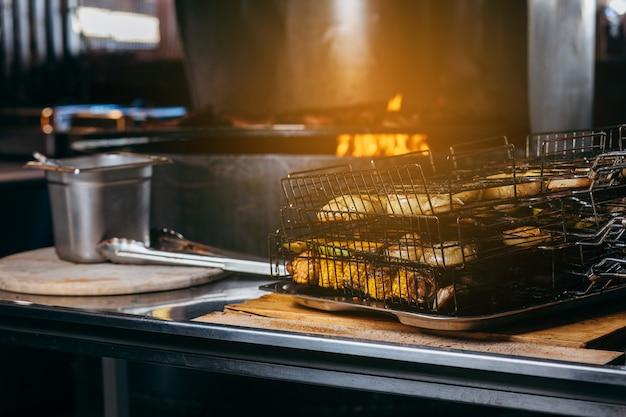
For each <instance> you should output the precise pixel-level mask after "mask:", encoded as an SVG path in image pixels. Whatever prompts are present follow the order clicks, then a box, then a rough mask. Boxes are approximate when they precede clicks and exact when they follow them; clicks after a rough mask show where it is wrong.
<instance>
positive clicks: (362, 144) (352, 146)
mask: <svg viewBox="0 0 626 417" xmlns="http://www.w3.org/2000/svg"><path fill="white" fill-rule="evenodd" d="M401 108H402V94H400V93H398V94H396V95H395V96H394V97H393V98H391V99H390V100H389V101H388V102H387V111H388V112H390V113H391V112H398V111H400V109H401ZM429 149H430V148H429V147H428V144H427V143H426V135H424V134H421V133H357V134H354V135H352V134H348V133H345V134H342V135H339V136H337V151H336V155H337V156H357V157H362V156H394V155H403V154H405V153H409V152H419V151H427V150H429Z"/></svg>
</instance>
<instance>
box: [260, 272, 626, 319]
mask: <svg viewBox="0 0 626 417" xmlns="http://www.w3.org/2000/svg"><path fill="white" fill-rule="evenodd" d="M260 289H262V290H265V291H271V292H276V293H279V294H288V295H291V296H293V297H294V301H296V302H297V303H298V304H301V305H304V306H306V307H311V308H315V309H318V310H324V311H329V312H338V311H370V312H377V313H383V314H386V315H392V316H395V317H396V318H397V319H398V321H400V322H401V323H403V324H406V325H409V326H414V327H420V328H424V329H431V330H448V331H452V330H456V331H459V330H471V331H477V330H485V329H488V328H489V329H491V328H495V327H501V326H504V325H508V324H511V323H515V322H518V321H523V320H529V319H531V318H534V317H537V316H543V315H548V314H556V313H561V312H564V311H567V310H571V309H574V308H582V307H584V306H588V305H591V304H595V303H600V302H604V301H609V300H613V299H616V298H619V297H623V296H626V284H624V285H619V286H614V287H611V288H608V289H604V290H602V291H598V292H594V293H590V294H586V295H572V296H571V297H570V298H565V299H560V300H558V301H554V302H549V303H544V304H539V305H534V306H529V307H525V308H523V309H517V310H510V311H503V312H499V313H496V314H489V315H478V316H450V315H436V314H425V313H417V312H410V311H402V310H396V309H393V308H391V307H390V306H389V305H388V304H386V303H384V302H381V301H374V300H366V299H362V298H357V297H352V296H341V295H318V294H315V295H312V294H310V291H307V287H306V286H302V285H298V284H295V283H294V282H293V281H290V280H282V281H278V282H275V283H271V284H267V285H262V286H261V287H260Z"/></svg>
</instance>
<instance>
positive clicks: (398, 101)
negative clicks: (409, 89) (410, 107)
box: [387, 93, 402, 112]
mask: <svg viewBox="0 0 626 417" xmlns="http://www.w3.org/2000/svg"><path fill="white" fill-rule="evenodd" d="M401 108H402V94H400V93H397V94H396V95H395V96H393V97H392V98H390V99H389V101H388V102H387V111H388V112H394V111H400V109H401Z"/></svg>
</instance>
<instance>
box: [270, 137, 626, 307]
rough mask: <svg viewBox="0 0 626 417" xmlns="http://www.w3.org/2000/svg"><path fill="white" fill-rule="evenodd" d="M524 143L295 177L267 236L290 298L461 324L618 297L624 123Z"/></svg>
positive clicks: (625, 206) (625, 201)
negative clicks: (284, 271) (282, 266)
mask: <svg viewBox="0 0 626 417" xmlns="http://www.w3.org/2000/svg"><path fill="white" fill-rule="evenodd" d="M527 142H528V144H527V149H526V153H525V155H524V156H523V157H517V151H516V149H515V146H513V145H511V144H509V143H507V140H506V138H505V137H502V138H489V139H486V140H484V141H480V142H479V143H474V144H471V145H470V144H467V145H463V146H462V147H456V148H455V147H453V148H451V151H450V154H449V155H447V157H446V158H445V160H444V162H445V167H444V169H441V168H440V166H437V164H435V162H434V161H435V159H434V158H433V155H432V154H431V153H430V152H429V151H422V152H415V153H410V154H406V155H402V156H399V157H391V158H379V159H374V160H372V162H371V167H368V168H367V169H359V170H355V169H352V168H351V167H350V166H349V165H345V166H334V167H326V168H322V169H318V170H312V171H306V172H296V173H292V174H290V175H289V176H288V177H286V178H284V179H283V180H282V185H283V189H284V192H285V196H286V198H287V202H288V205H287V206H286V207H284V208H283V210H282V213H281V214H282V219H283V225H282V230H280V231H279V233H278V234H277V236H276V242H275V243H276V245H275V249H276V250H275V256H277V257H278V258H279V259H280V260H282V261H283V262H285V263H286V264H287V267H288V269H289V270H290V271H291V275H292V282H290V287H289V288H290V291H295V292H296V293H299V294H304V295H306V296H312V297H333V296H334V297H342V298H340V299H341V300H342V302H346V303H354V304H357V305H361V306H362V305H375V306H383V307H384V308H385V309H387V310H389V311H404V312H410V313H418V314H426V315H432V316H442V317H453V318H463V317H480V316H490V315H498V314H502V313H505V312H508V311H519V310H524V309H532V308H536V307H537V306H542V305H553V304H555V303H560V302H562V301H564V300H572V299H577V298H581V297H585V298H588V297H589V296H593V295H596V294H603V293H606V292H608V291H609V290H611V289H616V288H618V289H621V288H622V287H623V286H624V284H626V280H624V279H623V278H625V277H626V276H625V275H624V272H625V271H624V263H625V262H626V261H624V258H625V257H624V244H625V243H626V240H625V238H626V237H625V236H624V226H625V225H626V198H625V197H624V186H625V185H626V177H625V176H626V160H625V158H626V151H625V150H624V149H623V148H622V142H623V138H622V126H617V127H608V128H601V129H596V130H593V131H580V132H556V133H545V134H544V133H542V134H535V135H529V136H528V139H527ZM465 146H467V147H468V149H471V150H465V149H464V148H465ZM336 299H337V298H336Z"/></svg>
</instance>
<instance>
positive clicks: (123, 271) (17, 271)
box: [0, 247, 227, 296]
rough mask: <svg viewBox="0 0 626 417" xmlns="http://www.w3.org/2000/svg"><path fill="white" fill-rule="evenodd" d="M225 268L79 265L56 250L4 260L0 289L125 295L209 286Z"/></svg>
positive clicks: (13, 256) (0, 262)
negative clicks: (62, 256)
mask: <svg viewBox="0 0 626 417" xmlns="http://www.w3.org/2000/svg"><path fill="white" fill-rule="evenodd" d="M226 275H227V273H225V272H224V271H223V270H221V269H217V268H202V267H187V266H162V265H119V264H112V263H108V262H107V263H96V264H77V263H73V262H67V261H64V260H61V259H59V257H58V256H57V255H56V252H55V251H54V248H53V247H50V248H43V249H36V250H32V251H28V252H22V253H17V254H14V255H9V256H6V257H4V258H2V259H0V290H4V291H12V292H17V293H26V294H39V295H64V296H78V295H90V296H91V295H121V294H139V293H148V292H154V291H166V290H174V289H181V288H188V287H192V286H195V285H201V284H206V283H208V282H211V281H215V280H217V279H220V278H222V277H224V276H226Z"/></svg>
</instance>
